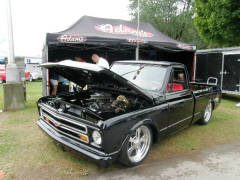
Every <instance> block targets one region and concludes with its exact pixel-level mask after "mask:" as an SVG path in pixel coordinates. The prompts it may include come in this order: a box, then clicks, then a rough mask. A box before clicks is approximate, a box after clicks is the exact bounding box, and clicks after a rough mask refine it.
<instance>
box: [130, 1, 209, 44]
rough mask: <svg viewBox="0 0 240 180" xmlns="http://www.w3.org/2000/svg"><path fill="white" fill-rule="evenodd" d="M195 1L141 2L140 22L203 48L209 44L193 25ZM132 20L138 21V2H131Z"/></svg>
mask: <svg viewBox="0 0 240 180" xmlns="http://www.w3.org/2000/svg"><path fill="white" fill-rule="evenodd" d="M193 2H194V0H141V1H140V5H139V12H140V13H139V14H140V19H139V20H140V22H149V23H151V24H152V25H153V26H154V27H155V28H157V29H158V30H160V31H161V32H163V33H164V34H166V35H168V36H170V37H172V38H174V39H176V40H179V41H184V42H188V43H194V44H197V45H198V46H199V45H200V46H201V47H206V46H207V44H206V43H205V42H204V41H203V40H201V38H200V37H199V36H198V33H197V30H196V29H195V27H194V23H193V19H192V17H193ZM129 9H130V10H131V15H132V17H133V18H132V20H133V21H137V19H138V0H130V5H129Z"/></svg>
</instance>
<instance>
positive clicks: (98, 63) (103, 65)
mask: <svg viewBox="0 0 240 180" xmlns="http://www.w3.org/2000/svg"><path fill="white" fill-rule="evenodd" d="M96 64H97V65H98V66H102V67H105V68H107V69H109V64H108V62H107V60H106V59H103V58H102V57H101V58H100V59H99V61H98V62H97V63H96Z"/></svg>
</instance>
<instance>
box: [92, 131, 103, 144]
mask: <svg viewBox="0 0 240 180" xmlns="http://www.w3.org/2000/svg"><path fill="white" fill-rule="evenodd" d="M92 138H93V141H94V142H95V143H96V144H98V145H100V144H101V143H102V137H101V134H100V133H99V132H98V131H93V134H92Z"/></svg>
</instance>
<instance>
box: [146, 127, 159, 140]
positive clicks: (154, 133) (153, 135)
mask: <svg viewBox="0 0 240 180" xmlns="http://www.w3.org/2000/svg"><path fill="white" fill-rule="evenodd" d="M148 126H149V127H150V128H151V130H152V138H153V141H152V142H153V143H156V142H157V140H158V130H157V128H156V127H155V126H153V125H152V124H149V125H148Z"/></svg>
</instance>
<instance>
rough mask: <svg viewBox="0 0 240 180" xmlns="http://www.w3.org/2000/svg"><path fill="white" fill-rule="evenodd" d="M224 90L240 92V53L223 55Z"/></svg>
mask: <svg viewBox="0 0 240 180" xmlns="http://www.w3.org/2000/svg"><path fill="white" fill-rule="evenodd" d="M222 76H223V78H222V89H223V90H224V92H226V93H228V91H234V92H236V93H239V92H240V51H234V52H227V53H223V71H222Z"/></svg>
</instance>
